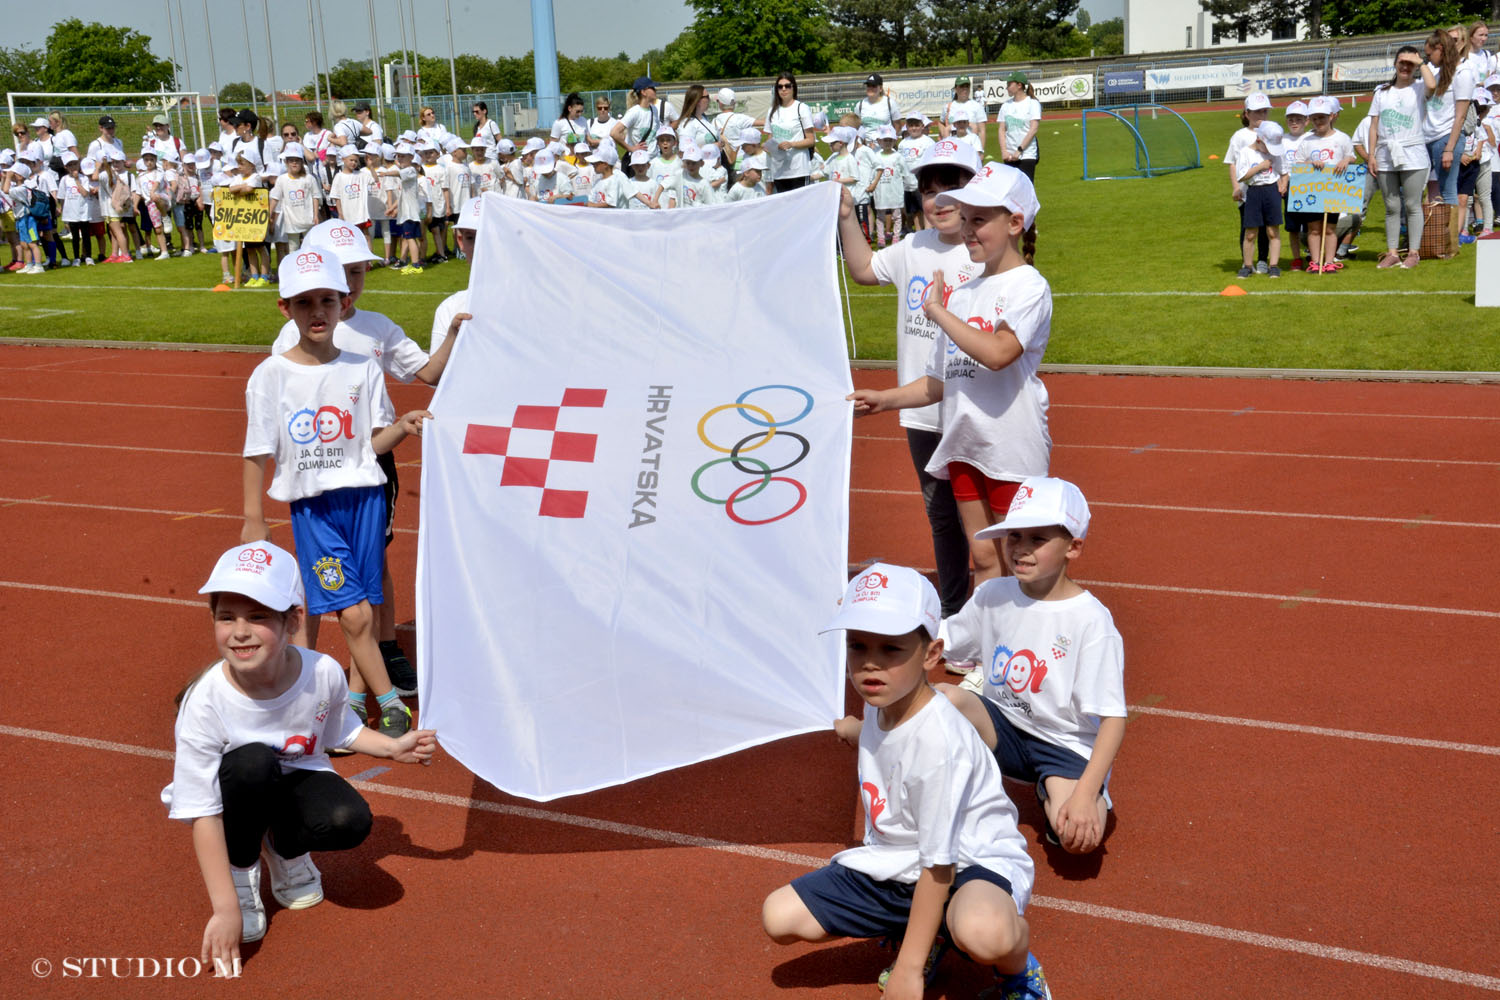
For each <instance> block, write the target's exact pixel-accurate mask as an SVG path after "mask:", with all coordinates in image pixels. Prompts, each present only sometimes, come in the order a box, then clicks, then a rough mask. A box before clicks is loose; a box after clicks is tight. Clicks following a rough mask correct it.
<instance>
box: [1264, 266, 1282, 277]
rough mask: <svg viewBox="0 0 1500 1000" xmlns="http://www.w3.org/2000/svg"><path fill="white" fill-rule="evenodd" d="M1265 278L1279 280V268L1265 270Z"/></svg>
mask: <svg viewBox="0 0 1500 1000" xmlns="http://www.w3.org/2000/svg"><path fill="white" fill-rule="evenodd" d="M1266 277H1268V278H1279V277H1281V268H1279V267H1268V268H1266Z"/></svg>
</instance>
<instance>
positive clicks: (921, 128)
mask: <svg viewBox="0 0 1500 1000" xmlns="http://www.w3.org/2000/svg"><path fill="white" fill-rule="evenodd" d="M935 144H936V141H935V140H934V139H933V138H932V136H930V135H928V134H927V116H926V115H924V114H920V113H917V112H913V113H912V114H909V115H907V116H906V132H905V133H904V134H903V135H902V136H901V141H900V142H898V143H896V149H897V150H898V151H899V152H900V153H901V155H902V156H904V157H906V192H905V195H904V197H903V199H902V206H901V207H902V210H903V215H904V216H905V219H906V228H907V230H908V231H909V232H913V233H915V232H918V231H920V230H923V229H926V228H927V217H926V216H925V215H924V214H923V212H922V195H921V192H920V191H918V190H917V164H918V163H919V162H921V160H922V155H923V154H924V153H926V152H927V151H928V150H929V149H931V148H932V147H933V146H934V145H935ZM981 158H982V156H981Z"/></svg>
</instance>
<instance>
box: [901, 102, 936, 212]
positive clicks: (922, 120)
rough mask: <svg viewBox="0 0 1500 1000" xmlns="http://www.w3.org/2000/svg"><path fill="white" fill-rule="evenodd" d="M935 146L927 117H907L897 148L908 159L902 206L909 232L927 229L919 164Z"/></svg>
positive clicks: (914, 113)
mask: <svg viewBox="0 0 1500 1000" xmlns="http://www.w3.org/2000/svg"><path fill="white" fill-rule="evenodd" d="M933 145H935V140H934V139H933V138H932V136H930V135H928V134H927V116H926V115H922V114H918V113H916V112H913V113H911V114H908V115H907V116H906V132H905V133H904V134H903V135H902V136H901V141H900V142H898V143H896V148H897V149H898V150H900V151H901V155H902V156H904V157H906V198H905V204H903V205H902V209H903V212H902V214H903V216H904V218H905V220H906V228H907V231H908V232H920V231H921V230H923V229H926V228H927V216H926V213H924V212H923V211H922V196H921V194H919V193H918V191H917V172H916V171H917V164H918V163H919V162H921V160H922V156H923V154H925V153H926V152H927V151H928V150H929V149H931V148H932V147H933Z"/></svg>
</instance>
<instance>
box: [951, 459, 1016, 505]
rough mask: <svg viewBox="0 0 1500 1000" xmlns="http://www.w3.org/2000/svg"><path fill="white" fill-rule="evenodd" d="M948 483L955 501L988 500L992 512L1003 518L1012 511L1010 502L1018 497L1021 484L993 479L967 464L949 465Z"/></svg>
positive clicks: (955, 463) (953, 463)
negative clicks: (1017, 493)
mask: <svg viewBox="0 0 1500 1000" xmlns="http://www.w3.org/2000/svg"><path fill="white" fill-rule="evenodd" d="M948 483H949V485H951V486H952V487H953V499H955V500H958V501H960V502H962V501H965V500H986V501H988V502H989V505H990V510H992V511H994V512H995V513H996V514H999V515H1000V516H1001V517H1002V518H1003V517H1004V516H1005V512H1006V511H1008V510H1010V502H1011V501H1012V500H1014V499H1015V497H1016V490H1018V489H1020V488H1021V484H1020V483H1008V482H1005V481H1003V480H999V479H991V478H990V477H989V476H986V475H985V474H984V473H982V472H980V471H979V470H978V469H976V468H974V466H972V465H970V464H968V463H967V462H949V463H948Z"/></svg>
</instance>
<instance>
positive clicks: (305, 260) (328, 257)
mask: <svg viewBox="0 0 1500 1000" xmlns="http://www.w3.org/2000/svg"><path fill="white" fill-rule="evenodd" d="M276 277H277V284H278V285H280V289H279V292H278V295H279V297H281V298H283V299H289V298H291V297H292V296H293V295H301V294H302V293H303V292H309V291H312V290H313V289H315V288H332V289H333V290H334V291H336V292H341V293H342V294H344V295H348V294H349V282H348V281H346V280H345V279H344V265H343V264H341V263H339V259H338V257H337V256H335V254H334V251H333V250H331V249H329V248H328V247H320V248H308V247H303V248H302V249H301V250H298V251H297V252H296V253H292V254H287V255H286V256H285V257H284V258H282V261H281V266H280V267H278V268H277V269H276Z"/></svg>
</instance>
